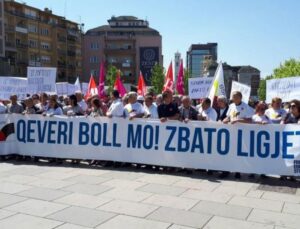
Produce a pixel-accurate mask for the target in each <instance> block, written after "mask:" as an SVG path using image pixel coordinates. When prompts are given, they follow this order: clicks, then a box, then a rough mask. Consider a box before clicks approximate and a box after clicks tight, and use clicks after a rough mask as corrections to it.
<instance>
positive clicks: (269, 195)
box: [261, 192, 300, 203]
mask: <svg viewBox="0 0 300 229" xmlns="http://www.w3.org/2000/svg"><path fill="white" fill-rule="evenodd" d="M261 198H262V199H267V200H279V201H285V202H289V203H300V196H298V195H292V194H285V193H277V192H265V193H264V194H263V195H262V197H261Z"/></svg>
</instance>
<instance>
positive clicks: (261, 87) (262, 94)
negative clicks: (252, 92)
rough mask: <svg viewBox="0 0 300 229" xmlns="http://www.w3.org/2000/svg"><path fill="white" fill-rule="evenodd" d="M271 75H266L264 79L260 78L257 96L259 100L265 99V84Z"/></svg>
mask: <svg viewBox="0 0 300 229" xmlns="http://www.w3.org/2000/svg"><path fill="white" fill-rule="evenodd" d="M272 78H273V76H272V75H270V76H267V77H266V78H265V79H261V80H260V82H259V88H258V98H259V100H261V101H265V100H266V90H267V89H266V85H267V80H268V79H272Z"/></svg>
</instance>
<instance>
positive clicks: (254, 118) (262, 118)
mask: <svg viewBox="0 0 300 229" xmlns="http://www.w3.org/2000/svg"><path fill="white" fill-rule="evenodd" d="M252 122H253V123H261V122H265V123H268V124H271V123H272V122H271V120H270V119H269V118H268V117H267V116H266V115H258V114H255V115H253V116H252Z"/></svg>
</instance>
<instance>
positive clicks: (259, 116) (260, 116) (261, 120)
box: [252, 102, 272, 124]
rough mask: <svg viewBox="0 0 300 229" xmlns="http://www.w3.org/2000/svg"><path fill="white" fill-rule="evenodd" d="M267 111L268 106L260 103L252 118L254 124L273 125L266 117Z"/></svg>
mask: <svg viewBox="0 0 300 229" xmlns="http://www.w3.org/2000/svg"><path fill="white" fill-rule="evenodd" d="M266 109H267V104H265V103H263V102H259V103H258V104H257V105H256V107H255V114H254V115H253V116H252V122H253V123H256V124H271V123H272V121H271V120H270V119H269V117H268V116H267V115H265V111H266Z"/></svg>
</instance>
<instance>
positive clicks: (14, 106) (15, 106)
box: [7, 95, 24, 114]
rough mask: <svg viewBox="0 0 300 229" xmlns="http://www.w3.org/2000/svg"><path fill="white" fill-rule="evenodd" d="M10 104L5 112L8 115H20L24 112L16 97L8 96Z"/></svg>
mask: <svg viewBox="0 0 300 229" xmlns="http://www.w3.org/2000/svg"><path fill="white" fill-rule="evenodd" d="M10 101H11V103H10V104H8V105H7V111H8V113H9V114H13V113H14V114H21V113H22V112H23V111H24V108H23V106H22V105H21V104H19V103H18V96H17V95H11V96H10Z"/></svg>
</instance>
